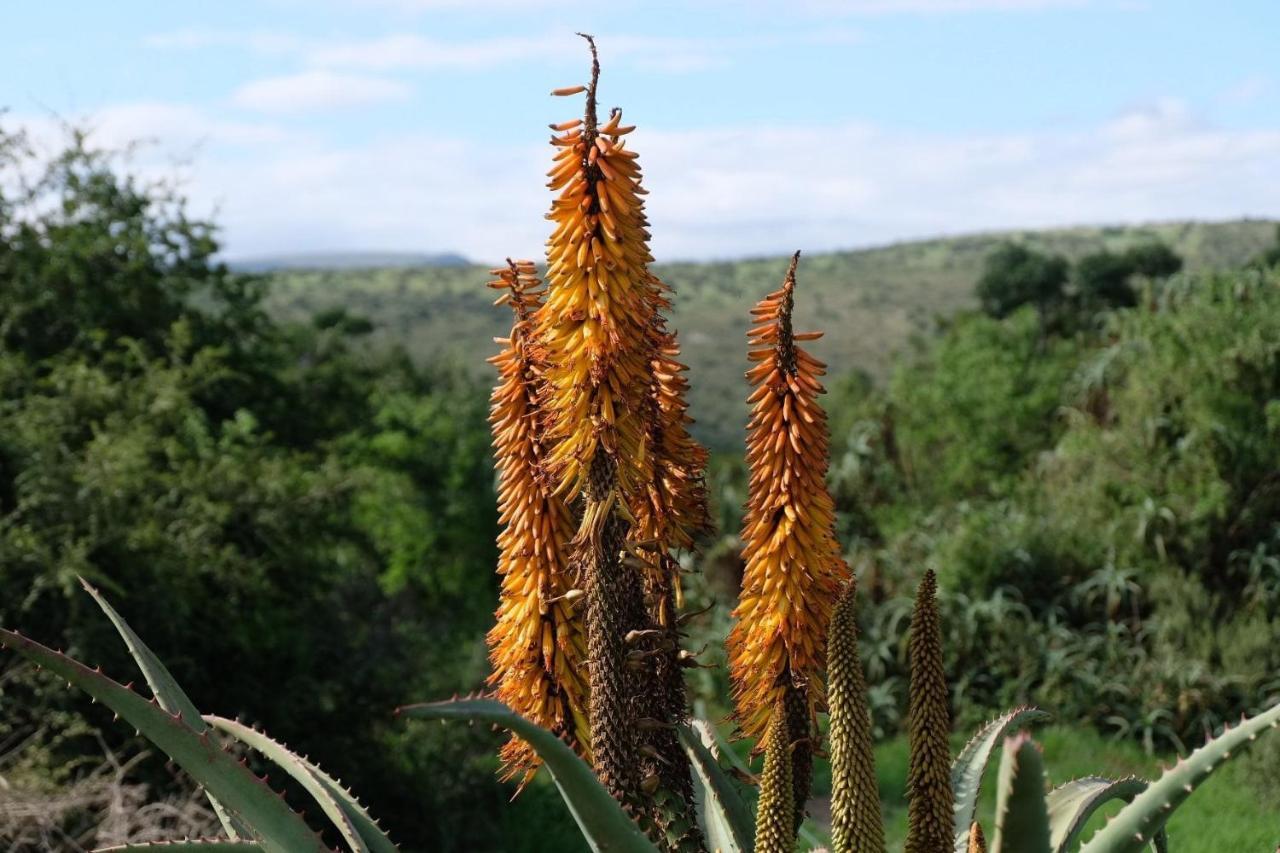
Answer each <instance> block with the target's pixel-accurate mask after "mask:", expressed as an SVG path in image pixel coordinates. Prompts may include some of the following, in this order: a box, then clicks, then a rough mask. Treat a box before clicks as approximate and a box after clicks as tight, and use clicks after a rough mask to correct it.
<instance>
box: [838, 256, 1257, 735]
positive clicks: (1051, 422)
mask: <svg viewBox="0 0 1280 853" xmlns="http://www.w3.org/2000/svg"><path fill="white" fill-rule="evenodd" d="M1036 332H1037V330H1036V329H1035V324H1034V316H1033V315H1032V314H1031V313H1030V312H1022V313H1017V314H1014V315H1012V316H1010V317H1008V318H1006V319H1004V320H999V321H997V320H993V319H991V318H975V319H969V318H962V319H960V320H957V321H956V322H954V323H952V324H951V325H950V326H948V327H947V328H946V329H945V330H944V332H943V334H942V336H941V337H940V338H939V339H938V340H937V341H936V342H934V343H933V344H932V345H931V346H930V347H929V348H928V349H927V350H926V351H925V352H924V353H923V354H922V355H921V356H919V357H918V358H917V359H915V360H914V361H913V362H912V363H911V364H910V365H909V366H906V367H903V368H901V372H900V373H899V376H898V378H896V379H895V381H894V382H892V383H890V385H889V386H888V387H887V388H886V389H885V391H883V392H876V391H874V390H872V391H867V392H863V393H861V396H859V397H856V398H855V403H854V404H853V405H854V407H855V412H856V416H855V417H854V418H853V419H852V421H853V422H852V426H851V427H849V428H848V434H847V435H846V437H845V440H844V442H843V444H842V446H841V452H842V456H841V457H838V458H837V459H836V460H835V462H834V464H833V466H832V476H833V480H834V482H835V490H834V491H835V494H836V497H837V501H838V504H839V506H838V509H839V512H840V518H841V521H842V523H843V524H844V525H845V534H846V539H845V541H847V542H849V543H851V544H857V545H858V546H859V548H860V550H861V552H862V555H863V557H862V558H863V560H864V561H865V562H866V564H867V569H866V573H867V575H866V576H867V579H868V581H867V584H866V589H867V592H868V598H869V605H868V606H867V607H865V608H864V609H863V613H862V614H861V628H862V636H863V648H864V654H865V655H866V657H867V664H868V675H869V679H868V680H869V683H870V684H871V685H872V693H871V703H872V708H873V714H874V716H875V719H876V724H877V726H878V728H880V730H881V731H885V732H889V731H895V730H896V729H897V727H898V726H899V724H900V713H901V712H900V709H901V708H902V707H903V703H904V701H905V682H904V679H903V675H904V673H905V655H904V651H903V648H902V645H901V637H902V630H903V620H904V619H905V614H906V612H908V608H909V600H908V599H907V597H906V594H907V592H908V590H909V584H910V582H911V579H912V578H914V577H916V576H917V573H918V571H919V567H920V566H921V565H922V564H923V565H926V566H932V567H934V568H936V569H937V571H938V573H939V579H940V583H941V585H942V595H941V599H940V606H941V608H942V611H943V623H944V625H946V626H947V637H946V643H945V647H946V650H947V666H948V671H949V672H950V673H952V674H953V675H952V685H953V691H954V695H956V696H963V697H964V698H965V702H964V703H962V704H959V705H957V710H958V712H959V714H960V720H961V722H962V723H965V724H968V725H972V724H974V723H976V722H978V720H979V718H975V717H974V716H973V713H975V712H976V711H977V709H985V710H986V711H987V712H989V711H990V709H993V708H999V707H1008V706H1009V705H1014V704H1020V703H1025V702H1026V701H1028V700H1029V699H1031V698H1033V697H1034V698H1035V700H1036V701H1037V702H1039V703H1043V704H1044V705H1045V706H1047V707H1053V708H1055V709H1057V710H1058V711H1059V712H1060V713H1063V714H1064V715H1066V716H1067V717H1069V718H1071V719H1074V720H1081V721H1089V722H1091V723H1092V724H1093V725H1096V726H1098V727H1099V728H1101V729H1102V730H1104V731H1110V732H1114V733H1116V734H1120V735H1123V736H1126V737H1132V738H1135V739H1137V740H1138V741H1140V742H1142V743H1144V744H1145V745H1146V746H1147V748H1149V749H1152V750H1154V749H1157V748H1168V747H1175V748H1180V747H1181V746H1182V745H1183V744H1185V743H1188V742H1189V741H1190V740H1191V739H1192V738H1194V737H1195V736H1196V735H1197V734H1198V733H1199V732H1201V731H1203V730H1204V729H1205V728H1206V727H1212V726H1215V725H1219V724H1221V723H1222V722H1223V721H1224V720H1226V719H1230V718H1232V717H1238V715H1239V714H1240V713H1241V712H1247V711H1253V710H1257V709H1258V708H1259V707H1260V705H1259V703H1260V702H1263V701H1265V700H1266V699H1267V698H1268V697H1272V696H1275V695H1276V694H1277V692H1278V691H1280V680H1278V679H1277V677H1276V673H1277V672H1278V671H1280V657H1277V649H1280V596H1278V595H1277V593H1276V590H1277V589H1278V588H1280V584H1278V583H1277V582H1278V581H1280V528H1278V527H1277V525H1276V523H1275V519H1276V518H1277V517H1280V503H1278V501H1280V489H1277V486H1276V483H1277V482H1280V480H1277V477H1278V476H1280V475H1278V474H1277V472H1280V441H1277V437H1278V436H1280V432H1278V431H1277V423H1280V418H1277V415H1276V412H1277V411H1280V408H1278V407H1280V403H1277V402H1276V401H1277V400H1280V371H1278V370H1277V364H1278V363H1280V276H1277V275H1276V274H1275V273H1274V272H1267V273H1259V272H1250V271H1244V272H1234V273H1215V274H1202V275H1182V276H1179V277H1176V278H1174V279H1172V280H1171V281H1169V282H1168V283H1166V284H1164V285H1162V286H1161V287H1160V288H1157V289H1154V290H1153V291H1152V299H1151V300H1150V301H1149V302H1148V303H1146V304H1144V305H1143V306H1141V307H1135V308H1131V309H1122V310H1118V311H1115V312H1112V313H1110V314H1109V315H1107V317H1106V319H1105V322H1104V323H1103V324H1102V325H1101V326H1099V327H1097V330H1096V331H1087V330H1082V331H1078V332H1075V333H1073V334H1072V335H1071V336H1070V337H1065V336H1063V335H1061V334H1055V333H1050V334H1048V335H1047V336H1046V337H1045V339H1044V342H1043V347H1044V357H1043V359H1042V360H1040V361H1039V362H1038V364H1037V366H1036V367H1035V368H1033V369H1029V370H1027V371H1025V372H1023V373H1021V374H1018V373H1014V372H1012V371H1011V370H1010V361H1011V354H1013V355H1016V354H1018V353H1019V352H1028V351H1030V352H1034V349H1033V343H1032V342H1033V341H1034V340H1035V335H1036ZM1019 346H1020V347H1022V349H1021V350H1019V349H1018V347H1019ZM1010 376H1013V377H1017V378H1018V379H1020V380H1021V382H1022V384H1021V385H1018V384H1016V383H1014V382H1012V381H1010V379H1009V377H1010ZM837 387H839V384H837ZM835 420H836V418H833V422H834V421H835ZM848 422H849V419H848V416H846V423H848ZM1015 423H1017V424H1019V426H1017V427H1014V426H1012V424H1015ZM1005 430H1007V432H1005ZM838 446H839V445H838ZM1139 685H1142V686H1141V687H1140V686H1139Z"/></svg>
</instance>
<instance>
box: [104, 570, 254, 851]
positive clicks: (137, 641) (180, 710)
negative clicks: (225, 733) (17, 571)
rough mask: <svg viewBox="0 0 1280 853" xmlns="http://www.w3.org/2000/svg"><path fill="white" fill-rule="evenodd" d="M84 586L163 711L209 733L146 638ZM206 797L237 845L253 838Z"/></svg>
mask: <svg viewBox="0 0 1280 853" xmlns="http://www.w3.org/2000/svg"><path fill="white" fill-rule="evenodd" d="M80 585H81V586H83V587H84V590H85V592H87V593H89V595H90V596H92V597H93V600H94V601H96V602H97V603H98V606H99V607H101V608H102V612H103V613H105V614H107V618H108V619H110V620H111V624H112V625H114V626H115V627H116V631H117V632H118V633H119V634H120V638H121V639H122V640H124V644H125V646H127V647H128V649H129V654H131V655H133V659H134V660H135V661H136V662H137V664H138V668H139V669H141V670H142V675H143V677H144V678H146V679H147V686H148V687H150V688H151V693H152V695H153V696H155V697H156V701H157V702H159V703H160V707H161V708H163V709H164V710H166V711H168V712H169V713H170V714H181V715H182V721H183V722H184V723H186V724H187V725H188V726H190V727H191V729H192V731H194V732H196V733H197V734H199V733H201V732H203V731H204V730H205V729H207V728H208V726H206V725H205V722H204V720H202V719H201V718H200V712H199V711H198V710H196V706H195V703H193V702H192V701H191V699H190V698H189V697H188V696H187V694H186V693H185V692H184V691H183V689H182V688H181V687H179V686H178V682H177V680H175V679H174V677H173V676H172V675H170V674H169V670H168V668H167V667H165V665H164V664H163V663H161V662H160V659H159V658H158V657H156V656H155V654H154V653H153V652H152V651H151V649H149V648H147V644H146V643H144V642H142V638H141V637H139V636H138V635H137V634H135V633H134V632H133V629H132V628H130V627H129V623H128V622H126V621H124V617H123V616H121V615H120V614H119V613H117V612H116V610H115V608H114V607H112V606H111V605H110V604H108V603H107V600H106V598H104V597H103V596H102V593H100V592H98V590H97V589H95V588H94V587H93V586H92V585H91V584H90V583H89V582H88V581H87V580H85V579H84V578H80ZM205 795H206V796H207V797H208V798H209V805H211V806H213V813H214V814H216V815H217V816H218V822H219V823H221V824H222V828H223V829H224V830H225V831H226V833H227V836H228V837H229V838H231V840H233V841H237V840H239V839H240V838H241V837H246V838H250V837H252V836H253V833H252V832H250V831H249V828H248V827H246V826H245V825H244V824H243V823H242V822H241V821H239V820H238V819H237V818H236V817H235V815H231V814H228V813H227V810H226V809H224V808H223V807H222V804H221V803H219V802H218V800H217V798H215V797H214V796H213V794H210V793H208V792H207V791H206V792H205Z"/></svg>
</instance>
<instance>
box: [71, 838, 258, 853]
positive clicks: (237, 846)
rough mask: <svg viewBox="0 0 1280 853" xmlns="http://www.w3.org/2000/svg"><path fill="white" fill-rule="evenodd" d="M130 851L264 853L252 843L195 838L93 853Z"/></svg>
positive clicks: (99, 849) (128, 846) (124, 845)
mask: <svg viewBox="0 0 1280 853" xmlns="http://www.w3.org/2000/svg"><path fill="white" fill-rule="evenodd" d="M129 850H153V851H154V850H160V851H164V853H170V851H172V853H183V851H187V850H191V851H195V853H262V848H261V847H259V846H258V845H257V844H254V843H253V842H252V841H227V840H226V839H225V838H193V839H187V840H185V841H146V842H143V843H142V844H121V845H119V846H117V847H99V848H98V849H96V850H94V851H93V853H122V852H123V851H129Z"/></svg>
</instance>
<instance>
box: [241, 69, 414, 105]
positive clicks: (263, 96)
mask: <svg viewBox="0 0 1280 853" xmlns="http://www.w3.org/2000/svg"><path fill="white" fill-rule="evenodd" d="M411 93H412V90H411V89H410V88H409V86H407V85H406V84H405V83H403V82H400V81H398V80H389V79H386V78H384V77H368V76H362V75H356V74H337V73H334V72H331V71H320V70H316V71H304V72H302V73H300V74H290V75H286V76H283V77H268V78H265V79H262V80H254V81H252V82H250V83H246V84H244V85H243V86H241V87H240V88H238V89H236V91H235V92H234V93H233V94H232V96H231V101H232V103H234V104H235V105H236V106H239V107H244V108H246V109H251V110H256V111H258V112H264V113H303V112H316V111H323V110H331V109H338V108H342V107H353V106H363V105H366V104H375V103H381V102H384V101H397V100H403V99H405V98H407V97H409V95H410V94H411Z"/></svg>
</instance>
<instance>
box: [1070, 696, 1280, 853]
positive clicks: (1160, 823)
mask: <svg viewBox="0 0 1280 853" xmlns="http://www.w3.org/2000/svg"><path fill="white" fill-rule="evenodd" d="M1277 726H1280V703H1278V704H1276V705H1273V706H1271V708H1270V709H1268V710H1266V711H1263V712H1262V713H1261V714H1258V715H1257V716H1255V717H1250V718H1249V719H1247V720H1243V721H1241V723H1240V725H1238V726H1236V727H1235V728H1234V729H1228V728H1224V729H1223V731H1222V734H1220V735H1218V736H1217V737H1216V738H1213V739H1212V740H1210V741H1209V742H1208V743H1206V744H1205V745H1204V746H1202V747H1200V748H1199V749H1197V750H1196V751H1195V752H1193V753H1191V754H1190V755H1189V756H1187V757H1186V758H1184V759H1180V760H1179V761H1178V763H1177V764H1176V765H1174V766H1173V767H1172V768H1171V769H1169V770H1166V771H1165V773H1164V775H1162V776H1161V777H1160V778H1159V779H1157V780H1156V781H1154V782H1152V783H1150V784H1149V785H1148V786H1147V789H1146V790H1145V791H1143V792H1142V793H1141V794H1139V795H1138V796H1136V797H1134V800H1133V802H1132V803H1130V804H1129V805H1127V806H1125V807H1124V808H1123V809H1121V810H1120V812H1119V814H1117V815H1116V816H1115V817H1114V818H1112V819H1111V821H1110V822H1109V823H1108V824H1107V825H1106V826H1104V827H1103V828H1102V829H1100V830H1098V831H1097V832H1096V833H1094V835H1093V837H1092V838H1090V839H1089V840H1088V841H1087V842H1086V843H1085V844H1084V846H1083V847H1081V848H1080V853H1138V851H1140V850H1142V848H1143V847H1145V846H1147V844H1148V842H1149V841H1150V840H1151V839H1152V838H1153V837H1154V836H1155V835H1156V833H1157V832H1159V831H1160V830H1161V829H1163V828H1164V825H1165V822H1166V821H1168V820H1169V816H1170V815H1172V814H1173V812H1174V809H1176V808H1177V807H1178V806H1179V805H1181V804H1182V802H1183V801H1184V800H1186V798H1187V797H1189V796H1191V794H1192V792H1194V791H1195V789H1196V787H1197V786H1199V785H1200V783H1201V782H1203V781H1204V780H1205V779H1207V778H1208V777H1209V774H1210V773H1212V772H1213V771H1214V770H1215V769H1217V768H1218V767H1219V766H1221V765H1222V763H1223V762H1225V761H1226V760H1227V759H1228V758H1230V757H1231V756H1232V755H1233V754H1235V753H1236V752H1237V751H1238V750H1240V749H1243V748H1244V747H1246V746H1248V745H1249V744H1250V743H1251V742H1253V741H1254V740H1257V738H1258V735H1259V734H1261V733H1262V732H1265V731H1266V730H1267V729H1269V728H1276V727H1277Z"/></svg>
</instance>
